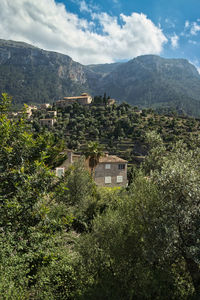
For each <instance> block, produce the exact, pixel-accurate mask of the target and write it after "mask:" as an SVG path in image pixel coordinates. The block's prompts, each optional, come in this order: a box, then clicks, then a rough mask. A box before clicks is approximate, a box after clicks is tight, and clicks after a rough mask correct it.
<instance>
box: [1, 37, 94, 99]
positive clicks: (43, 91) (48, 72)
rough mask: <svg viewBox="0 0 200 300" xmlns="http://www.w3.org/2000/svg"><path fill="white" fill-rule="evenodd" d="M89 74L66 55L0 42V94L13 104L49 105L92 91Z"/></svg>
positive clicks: (18, 43)
mask: <svg viewBox="0 0 200 300" xmlns="http://www.w3.org/2000/svg"><path fill="white" fill-rule="evenodd" d="M90 73H91V72H90V70H86V68H85V67H84V66H83V65H81V64H79V63H77V62H74V61H73V60H72V59H71V58H70V57H69V56H67V55H63V54H59V53H55V52H50V51H44V50H41V49H39V48H36V47H33V46H31V45H29V44H26V43H21V42H13V41H5V40H0V74H1V75H0V91H1V92H7V93H8V94H10V95H12V96H13V98H14V100H15V102H16V103H24V102H25V103H30V102H33V103H41V102H53V101H54V100H57V99H59V98H62V97H63V96H66V95H76V94H80V93H81V92H85V91H86V92H92V91H91V90H90V87H89V85H88V83H87V77H90V78H91V79H92V78H93V76H95V74H93V75H92V76H90ZM92 73H93V72H92Z"/></svg>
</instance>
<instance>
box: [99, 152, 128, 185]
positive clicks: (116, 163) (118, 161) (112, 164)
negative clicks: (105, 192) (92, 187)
mask: <svg viewBox="0 0 200 300" xmlns="http://www.w3.org/2000/svg"><path fill="white" fill-rule="evenodd" d="M127 163H128V162H127V160H124V159H122V158H120V157H118V156H116V155H108V154H106V155H105V156H103V157H100V159H99V163H98V165H97V166H96V168H95V172H94V180H95V182H96V184H97V185H99V186H107V187H115V186H126V185H127V182H128V181H127Z"/></svg>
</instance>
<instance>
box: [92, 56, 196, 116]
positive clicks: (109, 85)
mask: <svg viewBox="0 0 200 300" xmlns="http://www.w3.org/2000/svg"><path fill="white" fill-rule="evenodd" d="M97 90H98V91H97V92H98V93H103V91H104V90H106V92H107V93H108V94H111V95H112V97H114V98H115V97H116V98H119V99H120V100H122V99H123V100H124V101H127V102H128V103H131V104H133V105H140V106H146V107H157V106H160V105H162V106H163V105H164V106H172V105H173V106H177V105H179V106H181V105H182V107H181V108H183V109H185V110H186V111H187V112H189V111H190V107H189V106H190V104H191V106H192V110H194V107H197V108H198V109H200V106H199V101H200V75H199V73H198V71H197V70H196V68H195V67H194V66H193V65H191V64H190V63H189V62H188V61H187V60H184V59H164V58H161V57H159V56H154V55H145V56H140V57H137V58H135V59H133V60H131V61H129V62H127V63H123V64H121V65H119V66H118V67H117V68H115V70H114V71H112V72H110V73H109V74H108V75H106V76H104V77H103V78H101V80H100V82H99V83H98V87H97Z"/></svg>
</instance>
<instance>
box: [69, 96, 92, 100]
mask: <svg viewBox="0 0 200 300" xmlns="http://www.w3.org/2000/svg"><path fill="white" fill-rule="evenodd" d="M88 97H90V96H88V95H87V96H75V97H64V98H63V99H64V100H73V99H87V98H88Z"/></svg>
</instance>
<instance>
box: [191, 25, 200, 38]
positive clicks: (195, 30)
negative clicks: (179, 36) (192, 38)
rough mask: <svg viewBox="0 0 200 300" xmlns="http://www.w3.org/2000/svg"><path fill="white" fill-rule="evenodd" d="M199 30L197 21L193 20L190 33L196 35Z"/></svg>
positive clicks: (199, 26)
mask: <svg viewBox="0 0 200 300" xmlns="http://www.w3.org/2000/svg"><path fill="white" fill-rule="evenodd" d="M199 31H200V25H199V24H197V22H193V23H192V25H191V29H190V33H191V35H197V33H198V32H199Z"/></svg>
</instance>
